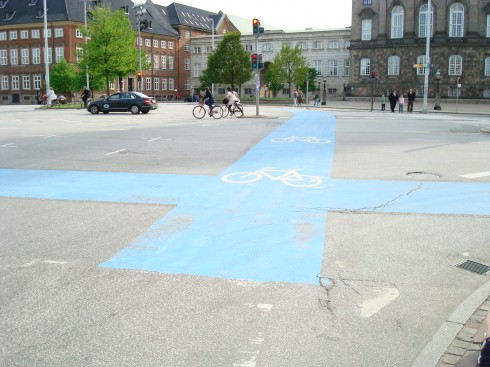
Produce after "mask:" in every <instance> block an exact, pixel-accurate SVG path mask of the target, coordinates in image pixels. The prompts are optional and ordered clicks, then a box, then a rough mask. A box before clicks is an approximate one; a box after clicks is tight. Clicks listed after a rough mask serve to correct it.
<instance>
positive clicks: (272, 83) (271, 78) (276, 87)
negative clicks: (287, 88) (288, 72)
mask: <svg viewBox="0 0 490 367" xmlns="http://www.w3.org/2000/svg"><path fill="white" fill-rule="evenodd" d="M264 80H265V83H266V84H267V87H268V88H269V90H270V91H272V94H273V96H274V97H276V96H277V92H279V91H280V90H281V89H282V88H283V86H284V83H283V81H282V80H281V78H280V75H279V71H278V69H277V65H276V64H274V63H271V64H269V67H268V68H267V70H266V71H265V74H264Z"/></svg>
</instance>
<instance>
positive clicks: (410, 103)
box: [407, 88, 415, 112]
mask: <svg viewBox="0 0 490 367" xmlns="http://www.w3.org/2000/svg"><path fill="white" fill-rule="evenodd" d="M407 98H408V106H407V112H413V103H414V102H415V92H414V91H413V90H412V88H410V91H409V92H408V95H407Z"/></svg>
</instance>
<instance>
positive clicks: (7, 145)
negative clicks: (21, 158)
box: [0, 143, 15, 148]
mask: <svg viewBox="0 0 490 367" xmlns="http://www.w3.org/2000/svg"><path fill="white" fill-rule="evenodd" d="M0 148H15V144H14V143H8V144H4V145H0Z"/></svg>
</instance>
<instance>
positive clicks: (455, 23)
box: [449, 3, 464, 37]
mask: <svg viewBox="0 0 490 367" xmlns="http://www.w3.org/2000/svg"><path fill="white" fill-rule="evenodd" d="M463 25H464V7H463V5H462V4H460V3H455V4H453V5H451V8H449V37H463Z"/></svg>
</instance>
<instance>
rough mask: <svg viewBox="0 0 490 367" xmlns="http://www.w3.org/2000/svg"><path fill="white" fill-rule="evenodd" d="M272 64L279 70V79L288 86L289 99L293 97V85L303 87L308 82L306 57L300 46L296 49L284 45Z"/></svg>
mask: <svg viewBox="0 0 490 367" xmlns="http://www.w3.org/2000/svg"><path fill="white" fill-rule="evenodd" d="M272 62H273V64H275V68H277V69H276V72H277V73H278V76H277V77H278V79H279V80H281V81H282V82H283V83H287V84H288V86H289V97H291V85H292V84H300V85H301V84H302V83H303V82H306V77H307V75H308V69H309V67H308V64H307V62H306V57H305V56H303V55H302V52H301V48H300V47H299V46H298V45H297V46H296V47H295V48H291V46H290V45H288V44H284V45H282V47H281V51H279V53H278V54H277V55H276V56H275V57H274V60H273V61H272Z"/></svg>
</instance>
